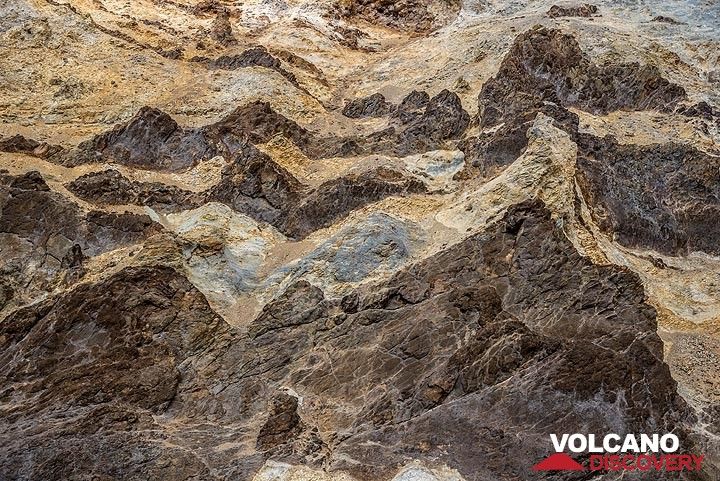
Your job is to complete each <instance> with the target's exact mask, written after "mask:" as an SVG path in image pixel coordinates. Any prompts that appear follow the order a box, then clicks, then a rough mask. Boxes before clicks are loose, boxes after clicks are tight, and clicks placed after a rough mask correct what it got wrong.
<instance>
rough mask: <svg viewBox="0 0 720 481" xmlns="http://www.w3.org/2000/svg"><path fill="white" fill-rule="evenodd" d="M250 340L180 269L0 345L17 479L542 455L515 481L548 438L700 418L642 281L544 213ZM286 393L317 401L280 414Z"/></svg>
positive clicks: (95, 297) (269, 313) (56, 314)
mask: <svg viewBox="0 0 720 481" xmlns="http://www.w3.org/2000/svg"><path fill="white" fill-rule="evenodd" d="M538 251H542V252H544V254H545V255H544V256H543V257H542V258H538V257H537V255H536V253H537V252H538ZM558 313H561V314H560V315H558ZM249 326H250V327H249V330H248V333H247V334H244V333H243V332H242V331H239V330H237V329H233V328H231V327H230V326H228V325H227V324H225V322H224V321H222V320H221V319H220V318H219V317H218V316H217V315H215V314H214V313H213V311H212V310H211V309H210V308H209V306H208V304H207V302H206V301H205V300H204V297H203V296H202V295H201V294H200V293H199V292H198V291H197V290H196V289H195V288H194V287H193V286H192V285H191V284H189V283H188V281H187V280H186V279H184V278H183V277H182V276H181V275H179V274H178V273H177V272H175V271H173V270H172V269H169V268H164V267H148V268H128V269H125V270H123V271H121V272H119V273H118V274H115V275H114V276H112V277H111V278H109V279H108V280H107V281H103V282H101V283H99V284H96V285H83V286H79V287H78V288H76V289H74V290H73V291H72V292H70V293H69V294H68V295H66V296H64V297H63V298H61V299H52V300H48V301H47V302H44V303H41V304H38V305H34V306H31V307H26V308H23V309H21V310H18V311H17V312H15V313H14V314H12V315H11V316H10V317H8V318H7V319H6V320H5V321H4V322H3V324H2V331H0V332H1V335H0V339H2V341H3V346H2V347H3V354H2V359H3V360H4V361H3V362H2V363H0V364H1V365H2V366H3V368H2V370H1V371H0V375H2V376H3V379H4V382H3V385H4V386H5V387H4V389H3V391H2V396H3V397H4V402H3V408H2V409H3V411H4V413H3V416H2V419H3V425H4V427H3V431H2V433H3V434H2V436H3V445H5V446H7V451H6V456H4V458H3V460H2V462H0V472H2V473H3V476H4V477H8V476H9V475H10V474H11V473H12V474H13V475H16V474H19V476H20V477H21V478H23V479H37V478H42V479H48V480H53V479H66V478H67V477H73V476H77V475H78V474H80V473H83V475H94V476H100V477H102V476H112V473H117V472H122V473H123V477H124V478H125V479H140V478H142V477H146V476H148V475H150V476H152V477H153V479H177V478H181V479H186V478H188V477H193V476H194V477H199V478H207V477H208V476H210V472H214V473H218V475H219V476H220V477H222V478H227V477H228V476H239V477H241V478H242V477H243V476H247V474H248V473H250V472H251V471H252V470H253V469H257V467H258V466H259V465H260V464H261V463H262V461H263V460H264V459H265V458H266V457H268V456H270V455H272V456H273V458H275V459H279V460H288V461H295V462H297V461H301V462H304V463H309V464H310V465H317V464H318V463H322V464H323V465H325V466H327V468H328V469H329V470H330V471H331V472H334V471H345V472H348V473H352V474H355V475H356V476H357V477H358V479H383V476H386V475H387V473H389V472H391V471H392V470H393V469H395V468H396V467H397V466H399V465H402V464H404V463H405V462H406V461H407V460H408V459H413V458H416V459H428V460H429V459H435V460H437V459H441V460H442V461H443V462H445V463H447V464H448V465H449V466H451V467H453V468H455V469H457V470H458V471H459V472H460V473H461V474H462V475H463V476H464V479H467V480H481V479H486V477H487V476H488V475H489V474H490V473H492V472H493V469H494V466H493V461H492V460H493V459H498V458H497V456H498V454H499V453H504V452H524V453H531V454H532V455H533V456H530V457H527V456H525V457H513V458H511V459H512V461H506V462H511V463H512V466H511V467H509V468H508V466H505V469H511V470H514V471H516V472H522V470H524V469H526V468H528V467H529V465H530V464H532V463H533V462H534V461H533V460H534V456H538V457H539V456H541V455H542V453H544V452H546V450H547V447H544V446H542V441H544V440H545V438H546V435H547V433H548V432H555V431H556V430H558V429H561V430H570V431H575V430H588V431H589V432H598V433H600V432H602V430H603V428H604V423H603V419H605V418H606V417H607V416H612V417H613V419H614V423H615V426H616V429H618V432H638V431H643V430H645V429H651V427H652V428H656V427H657V426H662V427H663V428H664V429H668V430H672V429H678V426H679V424H678V423H679V422H681V421H682V420H683V418H684V417H686V416H688V412H687V408H686V407H685V406H684V403H683V402H682V400H681V399H680V398H679V396H678V395H677V393H676V391H675V388H674V381H673V380H672V378H671V377H670V374H669V371H668V368H667V366H666V365H665V364H664V363H663V362H662V345H661V342H660V340H659V338H658V336H657V334H656V333H655V320H654V310H653V309H652V308H651V307H650V306H648V305H647V304H645V303H644V295H643V291H642V286H641V284H640V283H639V280H638V278H637V277H636V276H634V275H633V274H631V273H629V272H627V271H626V270H623V269H620V268H616V267H600V266H594V265H592V264H591V263H590V262H589V261H588V260H587V259H585V258H583V257H581V256H579V255H578V254H577V253H576V252H575V251H574V249H573V248H572V245H571V244H570V243H569V242H568V240H567V239H566V238H565V236H564V234H563V233H562V232H561V231H560V230H558V229H557V228H556V227H555V225H554V223H553V222H552V220H551V219H550V216H549V212H548V211H547V210H545V209H544V208H543V206H542V205H540V204H532V203H531V204H524V205H519V206H516V207H513V208H511V209H510V211H509V212H508V213H507V214H506V216H505V217H504V218H503V220H502V221H500V222H498V223H497V224H495V225H494V226H492V227H491V228H490V229H489V230H488V231H487V232H486V233H484V234H478V235H476V236H471V237H469V238H468V239H467V240H465V241H463V242H462V243H460V244H458V245H456V246H453V247H451V248H448V249H447V250H445V251H443V252H440V253H438V254H437V255H435V256H433V257H431V258H429V259H427V260H425V261H423V262H420V263H418V264H416V265H413V266H411V267H410V268H408V269H404V270H402V271H400V272H399V273H397V274H396V275H395V276H394V277H393V278H392V279H390V280H388V281H387V282H386V283H384V284H381V285H375V286H372V287H369V288H366V289H361V290H359V291H357V292H353V293H351V294H348V295H346V296H344V297H343V298H341V299H326V298H325V297H324V296H323V293H322V291H321V290H320V289H318V288H317V287H315V286H313V285H311V284H309V283H307V282H303V281H301V282H299V283H296V284H294V285H293V286H290V287H289V288H288V289H287V290H286V291H285V292H284V293H283V294H282V295H280V296H279V297H278V298H277V300H275V301H273V302H271V303H270V304H268V305H267V306H266V307H265V308H264V309H263V312H262V313H261V314H260V315H259V316H258V317H257V318H256V319H254V320H252V321H251V322H250V324H249ZM48 333H52V335H51V337H50V338H49V339H48V337H47V336H48ZM40 346H42V352H43V356H42V362H40V360H39V359H37V360H36V359H35V358H34V357H33V354H32V353H33V352H36V351H37V350H38V349H39V348H40ZM73 346H82V347H81V348H79V347H73ZM81 360H83V362H80V361H81ZM600 373H602V374H600ZM83 380H86V381H83ZM281 383H288V384H290V385H291V386H292V389H293V393H296V394H288V393H287V392H282V391H281V392H278V393H277V394H275V395H274V396H271V397H270V401H268V402H269V406H266V405H265V402H264V401H263V398H264V397H265V393H266V392H272V391H273V390H278V389H280V388H281V387H282V384H281ZM276 392H277V391H276ZM348 392H352V393H353V395H352V396H348V395H347V393H348ZM297 396H301V397H302V400H303V401H302V405H301V404H300V403H299V402H298V399H299V398H298V397H297ZM620 398H622V399H623V400H624V401H623V403H622V405H621V406H622V407H619V405H618V399H620ZM10 399H12V400H13V401H12V404H8V403H7V401H8V400H10ZM520 399H524V401H521V400H520ZM321 401H322V402H321ZM321 405H324V406H325V408H323V409H322V410H321V411H318V409H320V407H321ZM458 410H460V411H461V412H462V413H463V414H462V416H458ZM60 413H63V415H62V416H60V415H59V414H60ZM31 419H32V421H31ZM178 423H182V425H184V426H185V427H186V428H188V427H190V426H193V428H192V429H183V430H177V429H175V428H174V427H173V426H176V425H177V424H178ZM208 423H212V426H215V423H220V424H221V425H222V426H223V427H222V428H219V427H211V425H210V424H208ZM315 423H320V425H319V426H318V425H317V424H315ZM36 426H44V427H43V429H42V430H40V431H37V428H36ZM675 432H680V431H675ZM30 433H33V435H32V436H31V435H30ZM520 434H522V435H520ZM229 436H230V437H232V438H233V439H234V443H235V444H234V446H236V447H231V448H229V452H228V451H227V449H218V447H219V446H221V445H222V444H223V443H226V439H228V437H229ZM159 439H167V440H168V443H169V444H170V445H171V446H177V447H175V448H173V447H170V448H161V447H160V446H158V444H157V441H158V440H159ZM468 443H470V444H468ZM369 444H371V445H372V446H373V448H372V449H369V448H368V445H369ZM470 445H472V446H473V447H472V448H471V449H468V446H470ZM401 447H402V449H400V448H401ZM28 451H32V452H34V453H35V456H34V460H33V461H29V460H27V458H26V457H25V456H24V454H23V453H25V452H28ZM110 453H112V454H110ZM131 453H132V455H131ZM110 455H112V460H113V461H112V462H109V461H110V458H107V456H110ZM68 459H72V460H73V462H72V463H67V462H66V461H67V460H68ZM201 460H202V461H201ZM348 460H352V462H348ZM168 463H169V464H168ZM168 466H171V469H168ZM253 466H255V468H253ZM243 473H244V474H243ZM643 479H644V478H643ZM647 479H650V478H647Z"/></svg>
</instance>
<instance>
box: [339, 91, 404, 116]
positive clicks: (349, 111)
mask: <svg viewBox="0 0 720 481" xmlns="http://www.w3.org/2000/svg"><path fill="white" fill-rule="evenodd" d="M393 109H394V106H393V105H392V104H391V103H389V102H387V101H386V100H385V96H383V95H382V94H380V93H375V94H372V95H369V96H367V97H362V98H359V99H354V100H352V101H350V102H348V103H346V104H345V107H344V108H343V110H342V114H343V115H344V116H345V117H350V118H351V119H361V118H365V117H384V116H385V115H388V114H389V113H390V112H392V111H393Z"/></svg>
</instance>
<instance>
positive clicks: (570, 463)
mask: <svg viewBox="0 0 720 481" xmlns="http://www.w3.org/2000/svg"><path fill="white" fill-rule="evenodd" d="M584 470H585V467H584V466H583V465H582V464H580V463H578V462H577V461H575V460H574V459H573V458H571V457H570V456H568V455H567V454H565V453H555V454H553V455H552V456H548V457H547V458H545V459H543V460H542V461H540V462H539V463H537V464H536V465H535V466H533V471H584Z"/></svg>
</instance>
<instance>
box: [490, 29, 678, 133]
mask: <svg viewBox="0 0 720 481" xmlns="http://www.w3.org/2000/svg"><path fill="white" fill-rule="evenodd" d="M525 98H530V99H532V102H530V103H534V104H537V103H538V102H546V101H549V102H554V103H556V104H558V105H561V106H564V107H569V106H574V107H578V108H581V109H584V110H587V111H589V112H592V113H596V114H606V113H608V112H612V111H614V110H646V109H657V110H664V111H667V110H669V111H672V109H673V108H674V107H675V105H676V104H677V103H678V102H679V101H681V100H683V99H684V98H685V91H684V89H683V88H682V87H680V86H678V85H675V84H672V83H670V82H668V81H667V80H666V79H664V78H663V77H662V76H661V74H660V72H659V70H658V69H657V68H656V67H653V66H649V65H640V64H637V63H620V64H611V65H603V66H600V65H596V64H594V63H593V62H592V61H591V60H590V59H589V58H588V57H587V56H586V55H585V54H584V53H583V52H582V50H581V49H580V46H579V44H578V42H577V40H575V38H574V37H572V36H571V35H568V34H564V33H562V32H561V31H560V30H556V29H548V28H545V27H541V26H536V27H534V28H533V29H531V30H529V31H527V32H525V33H523V34H521V35H520V36H518V37H517V38H516V39H515V42H514V44H513V46H512V47H511V49H510V52H508V54H507V55H506V56H505V58H504V59H503V62H502V64H501V65H500V69H499V71H498V73H497V75H496V76H495V77H493V78H492V79H490V80H489V81H488V82H486V83H485V85H483V88H482V91H481V92H480V96H479V105H480V113H481V122H482V125H483V126H492V125H497V124H498V123H500V122H503V121H506V120H508V119H510V118H511V117H512V116H513V115H515V114H516V113H517V112H518V111H520V112H522V111H524V110H525V107H524V105H523V104H528V103H529V102H528V101H527V100H524V99H525ZM518 99H520V100H522V103H521V104H520V105H518Z"/></svg>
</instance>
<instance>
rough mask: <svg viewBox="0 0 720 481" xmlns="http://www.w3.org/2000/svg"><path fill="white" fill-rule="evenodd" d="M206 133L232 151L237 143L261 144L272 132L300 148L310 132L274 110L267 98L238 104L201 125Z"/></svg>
mask: <svg viewBox="0 0 720 481" xmlns="http://www.w3.org/2000/svg"><path fill="white" fill-rule="evenodd" d="M204 131H205V132H206V135H207V136H209V137H211V138H214V139H218V140H219V141H220V143H221V144H222V145H223V150H224V151H226V152H229V153H232V152H235V151H236V150H237V148H238V144H241V143H243V142H250V143H253V144H264V143H266V142H268V141H269V140H270V139H272V138H273V137H274V136H275V135H276V134H282V135H284V136H285V137H287V138H288V139H290V140H292V141H293V142H294V143H295V144H296V145H297V146H298V147H300V148H302V147H304V146H305V145H306V144H307V143H308V139H309V137H310V133H309V132H308V131H307V130H306V129H305V128H303V127H301V126H300V125H298V123H297V122H295V121H294V120H291V119H288V118H287V117H285V116H284V115H282V114H280V113H278V112H276V111H275V110H274V109H273V108H272V106H271V105H270V103H269V102H262V101H255V102H250V103H249V104H246V105H242V106H240V107H238V108H236V109H235V110H233V111H232V112H231V113H229V114H228V115H226V116H225V117H224V118H223V119H222V120H220V121H218V122H216V123H214V124H211V125H208V126H207V127H204Z"/></svg>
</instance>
